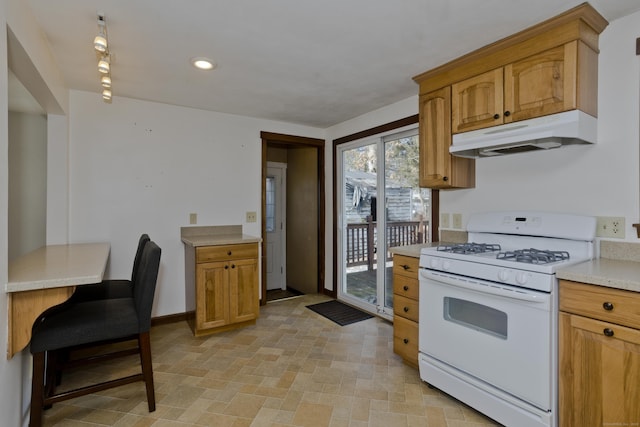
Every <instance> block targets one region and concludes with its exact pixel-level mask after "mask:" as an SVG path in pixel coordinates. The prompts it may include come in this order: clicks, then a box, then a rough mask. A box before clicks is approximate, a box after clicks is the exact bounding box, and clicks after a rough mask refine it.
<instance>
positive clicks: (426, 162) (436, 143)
mask: <svg viewBox="0 0 640 427" xmlns="http://www.w3.org/2000/svg"><path fill="white" fill-rule="evenodd" d="M450 116H451V89H450V88H448V87H446V88H444V89H442V90H439V91H436V92H432V93H429V94H426V95H422V96H421V97H420V186H421V187H428V188H440V187H443V186H446V185H447V184H448V182H449V177H450V176H451V160H450V158H451V154H449V147H450V146H451V121H450Z"/></svg>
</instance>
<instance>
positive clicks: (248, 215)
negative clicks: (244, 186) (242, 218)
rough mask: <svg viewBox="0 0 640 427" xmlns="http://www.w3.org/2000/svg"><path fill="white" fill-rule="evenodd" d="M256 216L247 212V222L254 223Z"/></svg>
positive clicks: (254, 213)
mask: <svg viewBox="0 0 640 427" xmlns="http://www.w3.org/2000/svg"><path fill="white" fill-rule="evenodd" d="M257 219H258V214H257V213H256V212H247V222H256V221H257Z"/></svg>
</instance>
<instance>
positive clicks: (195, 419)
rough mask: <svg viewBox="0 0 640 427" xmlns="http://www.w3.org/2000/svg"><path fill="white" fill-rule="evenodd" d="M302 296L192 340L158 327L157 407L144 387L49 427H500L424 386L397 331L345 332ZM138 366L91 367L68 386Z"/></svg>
mask: <svg viewBox="0 0 640 427" xmlns="http://www.w3.org/2000/svg"><path fill="white" fill-rule="evenodd" d="M325 300H328V298H327V297H325V296H322V295H305V296H302V297H299V298H294V299H289V300H282V301H278V302H274V303H270V304H268V305H266V306H263V307H261V314H260V318H259V319H258V321H257V323H256V325H255V326H251V327H247V328H244V329H240V330H236V331H231V332H225V333H221V334H217V335H210V336H208V337H203V338H194V337H193V335H192V334H191V331H190V329H189V327H188V326H187V324H186V323H185V322H177V323H172V324H168V325H161V326H157V327H154V328H152V330H151V339H152V351H153V365H154V371H155V372H154V377H155V389H156V404H157V409H156V411H155V412H153V413H149V412H148V410H147V403H146V398H145V392H144V384H143V383H142V382H138V383H134V384H129V385H127V386H123V387H119V388H115V389H111V390H107V391H104V392H101V393H99V394H94V395H89V396H84V397H80V398H77V399H74V400H69V401H66V402H62V403H58V404H55V405H54V406H53V408H51V409H49V410H48V411H46V412H45V423H44V426H45V427H47V426H84V427H86V426H104V425H112V426H140V427H143V426H154V427H159V426H162V427H164V426H220V427H227V426H229V427H249V426H251V427H262V426H303V427H315V426H330V427H360V426H381V427H393V426H428V427H471V426H474V427H479V426H496V425H498V424H496V423H495V422H492V421H491V420H489V419H487V418H486V417H484V416H482V415H480V414H478V413H477V412H475V411H474V410H472V409H470V408H469V407H467V406H465V405H463V404H461V403H460V402H458V401H456V400H455V399H452V398H451V397H448V396H447V395H445V394H443V393H441V392H439V391H437V390H433V389H429V387H427V386H426V385H425V384H424V383H423V382H421V381H420V379H419V376H418V372H417V370H415V369H413V368H411V367H408V366H407V365H405V364H403V363H402V361H401V360H400V358H399V357H398V356H396V355H395V354H394V353H393V327H392V325H391V324H390V323H389V322H386V321H384V320H381V319H379V318H373V319H369V320H365V321H362V322H358V323H355V324H352V325H348V326H344V327H341V326H338V325H336V324H335V323H333V322H331V321H330V320H327V319H325V318H324V317H321V316H320V315H318V314H316V313H314V312H312V311H311V310H309V309H307V308H305V306H306V305H308V304H314V303H317V302H322V301H325ZM135 361H136V360H135V358H132V359H129V360H125V361H124V363H123V362H122V361H120V362H117V363H115V362H113V363H112V364H111V365H110V366H108V367H105V366H101V367H99V368H95V369H94V370H88V368H87V367H84V368H83V370H82V371H80V370H78V371H76V372H71V373H70V374H69V375H68V376H67V377H65V378H64V379H63V383H62V387H61V389H62V388H64V387H65V386H69V387H72V386H74V385H75V384H76V383H78V382H79V381H80V380H82V379H83V378H87V377H91V378H94V377H96V378H97V377H100V379H104V375H105V372H111V373H113V372H116V371H117V372H118V374H120V373H122V372H123V371H128V370H131V369H130V368H129V365H133V364H134V363H135Z"/></svg>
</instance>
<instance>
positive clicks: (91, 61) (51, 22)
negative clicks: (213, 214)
mask: <svg viewBox="0 0 640 427" xmlns="http://www.w3.org/2000/svg"><path fill="white" fill-rule="evenodd" d="M28 2H29V4H30V5H31V7H32V9H33V12H34V14H35V16H36V19H37V20H38V21H39V23H40V25H41V26H42V29H43V31H44V33H45V35H46V37H47V38H48V40H49V43H50V45H51V49H52V51H53V54H54V57H55V58H56V61H57V63H58V66H59V67H60V69H61V71H62V75H63V76H64V79H65V81H66V84H67V86H68V87H69V88H70V89H77V90H83V91H90V92H95V93H96V96H99V93H100V90H101V87H100V85H99V75H98V71H97V60H96V54H95V52H94V50H93V47H92V41H93V37H94V36H95V34H96V33H97V14H98V13H103V14H104V15H105V18H106V22H107V27H108V32H109V42H110V49H111V52H112V54H113V55H114V57H113V61H112V79H113V95H114V100H113V104H112V105H113V108H117V104H118V97H119V96H123V97H129V98H135V99H141V100H148V101H155V102H161V103H167V104H173V105H181V106H186V107H193V108H198V109H204V110H211V111H217V112H224V113H231V114H240V115H243V116H250V117H258V118H265V119H271V120H278V121H284V122H289V123H297V124H302V125H308V126H314V127H320V128H326V127H329V126H332V125H334V124H336V123H340V122H343V121H345V120H348V119H351V118H353V117H357V116H359V115H362V114H364V113H367V112H370V111H373V110H375V109H378V108H380V107H383V106H385V105H389V104H391V103H394V102H396V101H400V100H402V99H405V98H408V97H410V96H412V95H415V94H417V91H418V86H417V85H416V83H415V82H413V80H412V77H413V76H415V75H417V74H420V73H422V72H424V71H427V70H429V69H431V68H434V67H436V66H438V65H441V64H443V63H445V62H448V61H450V60H452V59H455V58H457V57H459V56H461V55H463V54H465V53H467V52H470V51H472V50H475V49H477V48H479V47H482V46H484V45H486V44H488V43H491V42H494V41H496V40H499V39H501V38H504V37H507V36H509V35H511V34H513V33H515V32H517V31H520V30H523V29H525V28H527V27H529V26H531V25H534V24H536V23H538V22H540V21H543V20H545V19H548V18H550V17H553V16H555V15H557V14H559V13H561V12H563V11H565V10H567V9H569V8H571V7H574V6H576V5H578V4H580V3H581V0H536V1H531V0H483V1H478V0H398V1H384V0H349V1H345V0H323V1H304V0H269V1H265V0H191V1H175V0H134V1H132V0H110V1H96V0H56V1H51V0H28ZM591 4H592V5H593V6H594V7H595V8H596V9H597V10H598V11H599V12H600V13H601V14H602V15H603V16H604V17H605V18H607V19H608V20H609V21H610V22H611V21H612V20H614V19H617V18H619V17H621V16H624V15H627V14H630V13H632V12H635V11H637V10H640V2H639V1H638V0H614V1H612V0H593V1H591ZM605 31H606V30H605ZM196 56H206V57H209V58H211V59H213V60H214V61H216V62H217V64H218V66H217V68H216V69H215V70H213V71H200V70H197V69H195V68H193V67H192V66H191V65H190V62H189V60H190V58H192V57H196Z"/></svg>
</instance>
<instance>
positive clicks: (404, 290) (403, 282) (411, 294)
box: [393, 274, 420, 300]
mask: <svg viewBox="0 0 640 427" xmlns="http://www.w3.org/2000/svg"><path fill="white" fill-rule="evenodd" d="M419 289H420V286H419V285H418V279H414V278H412V277H407V276H401V275H399V274H394V275H393V293H394V294H395V295H401V296H403V297H405V298H411V299H414V300H418V295H419V294H420V292H419Z"/></svg>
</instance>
